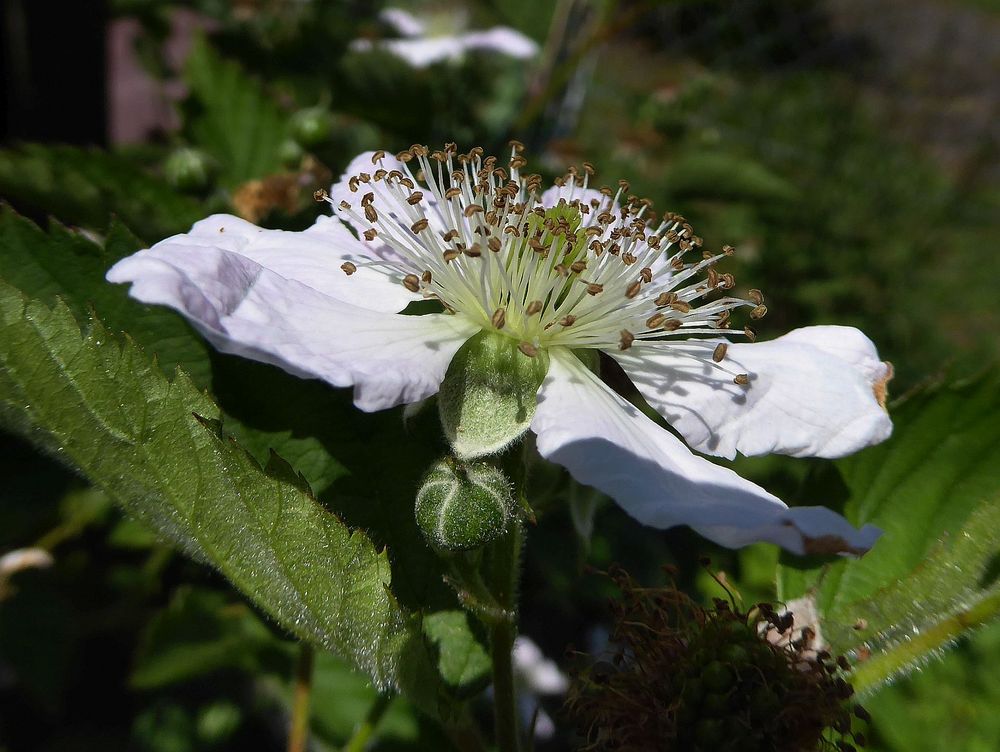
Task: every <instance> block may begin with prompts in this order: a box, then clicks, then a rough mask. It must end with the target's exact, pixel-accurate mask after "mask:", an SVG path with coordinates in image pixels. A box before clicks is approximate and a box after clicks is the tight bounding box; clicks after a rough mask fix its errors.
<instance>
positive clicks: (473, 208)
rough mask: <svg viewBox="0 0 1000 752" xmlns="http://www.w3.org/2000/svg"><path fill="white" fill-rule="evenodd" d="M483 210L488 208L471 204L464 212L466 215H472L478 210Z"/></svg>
mask: <svg viewBox="0 0 1000 752" xmlns="http://www.w3.org/2000/svg"><path fill="white" fill-rule="evenodd" d="M482 211H486V210H485V209H483V207H482V206H480V205H479V204H469V205H468V206H467V207H465V210H464V211H463V212H462V214H464V215H465V216H466V217H471V216H472V215H473V214H475V213H476V212H482Z"/></svg>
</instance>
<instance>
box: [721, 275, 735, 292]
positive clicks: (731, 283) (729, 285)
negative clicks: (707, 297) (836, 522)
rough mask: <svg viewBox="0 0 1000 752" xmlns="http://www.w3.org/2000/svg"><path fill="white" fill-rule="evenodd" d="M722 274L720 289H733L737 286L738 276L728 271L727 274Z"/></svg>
mask: <svg viewBox="0 0 1000 752" xmlns="http://www.w3.org/2000/svg"><path fill="white" fill-rule="evenodd" d="M720 276H721V278H720V280H719V289H720V290H732V289H733V288H734V287H736V277H734V276H733V275H732V274H730V273H729V272H726V273H725V274H722V275H720Z"/></svg>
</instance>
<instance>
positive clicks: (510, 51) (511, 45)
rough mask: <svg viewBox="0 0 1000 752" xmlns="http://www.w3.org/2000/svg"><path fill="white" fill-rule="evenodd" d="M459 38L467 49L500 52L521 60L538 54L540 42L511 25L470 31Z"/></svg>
mask: <svg viewBox="0 0 1000 752" xmlns="http://www.w3.org/2000/svg"><path fill="white" fill-rule="evenodd" d="M459 39H460V40H461V43H462V46H463V47H465V48H466V49H469V50H487V51H490V52H499V53H501V54H503V55H507V56H508V57H513V58H518V59H520V60H525V59H527V58H531V57H534V56H535V55H537V54H538V43H537V42H536V41H535V40H534V39H531V38H530V37H527V36H525V35H524V34H522V33H521V32H519V31H517V30H516V29H512V28H510V27H509V26H494V27H493V28H492V29H487V30H486V31H469V32H466V33H465V34H461V35H460V36H459Z"/></svg>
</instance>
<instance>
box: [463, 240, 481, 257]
mask: <svg viewBox="0 0 1000 752" xmlns="http://www.w3.org/2000/svg"><path fill="white" fill-rule="evenodd" d="M465 255H466V256H468V257H469V258H479V257H480V256H482V255H483V247H482V246H481V245H479V243H473V244H472V245H470V246H469V247H468V248H466V249H465Z"/></svg>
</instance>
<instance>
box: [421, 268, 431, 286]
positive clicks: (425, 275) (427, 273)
mask: <svg viewBox="0 0 1000 752" xmlns="http://www.w3.org/2000/svg"><path fill="white" fill-rule="evenodd" d="M432 278H433V276H432V275H431V270H430V269H428V270H427V271H425V272H424V273H423V274H421V275H420V281H421V282H423V283H424V284H425V285H429V284H430V283H431V279H432Z"/></svg>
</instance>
